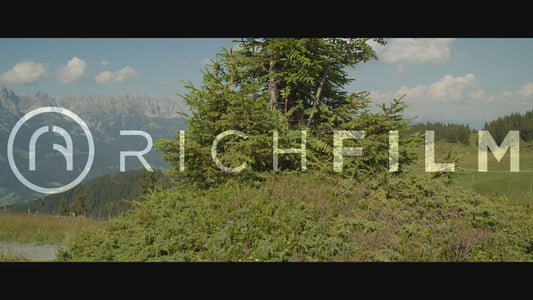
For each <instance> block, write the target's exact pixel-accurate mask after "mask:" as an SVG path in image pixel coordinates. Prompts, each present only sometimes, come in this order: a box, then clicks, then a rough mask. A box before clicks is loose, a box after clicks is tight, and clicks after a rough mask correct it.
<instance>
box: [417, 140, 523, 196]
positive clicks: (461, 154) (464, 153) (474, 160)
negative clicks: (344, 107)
mask: <svg viewBox="0 0 533 300" xmlns="http://www.w3.org/2000/svg"><path fill="white" fill-rule="evenodd" d="M477 138H478V135H477V133H473V134H472V135H471V137H470V145H464V144H461V143H447V142H441V141H437V142H436V143H435V163H442V162H445V159H446V157H447V156H448V154H449V153H450V151H452V155H451V156H452V157H457V158H458V160H457V161H456V162H455V172H454V174H453V176H454V177H455V178H454V180H455V184H456V185H457V186H459V187H462V188H465V189H468V190H472V191H474V192H476V193H479V194H482V195H486V196H504V197H506V198H507V199H508V200H509V201H511V202H513V201H526V202H532V201H533V142H524V141H523V140H520V172H510V152H509V150H508V151H507V152H506V153H505V155H504V156H503V158H502V159H501V160H500V161H499V162H498V161H497V160H496V158H495V157H494V155H492V154H491V152H490V151H489V154H488V170H487V172H479V171H478V149H477V145H476V140H477ZM418 154H419V159H418V161H417V163H416V164H415V165H413V166H412V167H410V169H411V170H412V171H413V172H414V173H417V174H422V173H424V172H425V170H424V161H425V160H424V159H425V156H424V146H420V147H419V148H418Z"/></svg>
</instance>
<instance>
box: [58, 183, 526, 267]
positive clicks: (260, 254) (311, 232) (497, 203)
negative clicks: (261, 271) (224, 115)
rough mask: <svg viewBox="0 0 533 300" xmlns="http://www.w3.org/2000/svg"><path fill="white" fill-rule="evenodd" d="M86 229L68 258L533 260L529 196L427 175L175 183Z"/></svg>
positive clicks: (67, 252) (64, 257)
mask: <svg viewBox="0 0 533 300" xmlns="http://www.w3.org/2000/svg"><path fill="white" fill-rule="evenodd" d="M135 206H136V208H135V209H134V210H130V211H128V212H127V213H126V214H124V215H122V216H120V217H116V218H113V219H112V220H111V223H110V225H109V226H108V227H107V228H106V229H105V230H103V231H100V232H98V233H91V234H86V235H83V236H81V237H80V238H79V239H77V240H76V241H75V242H74V243H73V244H71V245H70V246H69V248H68V249H66V250H65V251H63V252H62V253H61V254H60V259H61V260H64V261H422V262H423V261H427V262H431V261H532V260H533V253H532V252H531V250H532V243H533V232H532V228H533V218H532V217H531V216H532V214H531V209H530V208H528V207H526V206H525V205H521V204H517V205H509V204H508V203H506V201H505V199H501V198H486V197H483V196H480V195H477V194H473V193H471V192H467V191H463V190H461V189H458V188H455V187H453V186H445V185H444V184H443V183H442V182H440V181H439V180H435V179H430V178H429V176H415V175H409V174H402V175H399V174H397V175H394V176H391V175H390V174H387V173H382V174H381V175H380V176H376V177H365V178H364V179H362V180H358V181H355V180H353V179H343V178H341V177H338V176H337V177H332V176H327V175H320V174H315V175H313V174H300V175H298V176H294V175H292V176H291V175H289V174H288V175H272V176H270V177H269V178H268V180H267V181H266V182H265V184H264V185H263V186H261V187H250V186H247V185H242V184H238V183H237V182H235V181H234V180H230V181H228V182H227V183H225V184H222V185H219V186H218V187H217V188H213V189H209V190H190V189H188V188H187V186H177V187H174V188H171V189H168V190H164V191H161V192H159V193H157V194H153V195H148V196H147V200H146V201H143V202H135Z"/></svg>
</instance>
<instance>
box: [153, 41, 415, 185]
mask: <svg viewBox="0 0 533 300" xmlns="http://www.w3.org/2000/svg"><path fill="white" fill-rule="evenodd" d="M377 41H378V42H380V43H384V42H383V41H382V40H380V39H378V40H377ZM366 42H367V39H348V40H344V39H320V38H302V39H289V38H280V39H262V40H255V39H246V40H243V41H241V43H240V48H239V50H233V49H234V48H235V47H232V48H231V49H225V48H224V49H223V50H222V51H221V52H220V53H218V54H217V59H216V60H215V61H214V62H213V64H212V65H211V66H208V67H206V69H205V70H204V71H203V74H204V77H203V83H202V86H201V87H199V88H198V87H195V86H193V85H192V84H190V83H189V84H187V85H186V88H188V89H189V93H188V94H186V95H182V97H183V99H184V102H185V103H186V104H187V105H188V106H189V108H190V111H192V115H191V116H189V117H190V118H189V120H187V121H186V122H187V123H188V125H189V130H188V131H187V132H186V134H185V153H184V156H185V164H184V167H185V170H183V171H182V170H180V167H179V166H180V156H179V154H180V153H181V150H180V144H179V140H180V137H179V136H176V137H175V138H174V140H160V141H159V142H158V143H157V144H156V146H157V147H158V151H161V152H162V153H163V154H164V156H163V157H164V159H165V160H167V161H168V162H169V163H170V164H171V165H172V166H174V167H175V171H176V172H178V174H177V175H176V177H177V178H180V180H181V181H185V182H187V183H188V184H190V185H195V186H201V187H204V188H205V187H211V186H213V185H214V184H218V183H221V182H224V181H225V180H227V179H229V178H238V179H239V180H241V181H242V182H261V181H262V180H264V176H265V173H267V172H272V171H273V132H274V131H277V132H278V134H279V146H278V147H279V148H280V149H293V148H296V149H299V148H300V146H301V143H302V142H301V131H305V132H306V136H307V138H306V141H307V143H306V147H307V151H306V152H307V153H306V154H307V155H306V156H307V157H306V158H307V161H308V165H309V168H310V169H311V168H312V169H315V170H328V172H330V173H332V172H333V165H332V161H333V134H334V132H335V131H337V130H363V131H365V136H366V137H365V138H364V139H363V140H359V141H354V140H351V141H350V140H348V141H346V144H345V147H355V146H362V147H363V148H364V149H365V150H364V153H365V154H364V156H363V157H360V158H353V159H347V162H346V166H345V170H346V172H345V173H344V174H345V175H346V174H351V175H350V176H356V174H358V173H373V172H379V171H381V170H383V169H387V168H388V163H389V159H388V144H389V140H388V139H389V130H398V131H402V130H403V129H405V128H406V126H407V125H408V124H409V122H410V121H411V120H409V119H404V118H403V117H402V113H403V110H404V109H405V107H406V105H405V104H404V103H403V102H402V99H396V100H394V102H393V103H392V104H391V105H390V106H388V107H387V106H386V105H383V106H382V107H381V108H382V110H381V111H380V112H378V113H373V112H371V111H370V100H369V99H368V93H351V94H348V93H347V92H345V91H343V90H342V88H343V87H344V86H345V85H346V84H348V83H349V82H350V81H351V80H353V79H350V78H348V77H347V72H346V70H345V68H346V67H348V66H351V67H353V66H354V65H356V64H357V63H359V62H365V61H367V60H370V59H374V58H376V56H375V53H374V51H373V50H372V48H371V47H370V46H368V45H367V43H366ZM227 130H237V131H239V132H242V133H244V134H246V136H247V138H242V137H238V136H235V135H231V136H228V137H226V138H224V139H223V140H222V141H221V142H220V143H219V145H218V149H217V151H218V159H220V161H221V163H222V164H223V165H224V166H227V167H232V168H233V167H237V166H240V165H241V164H243V163H246V164H247V167H246V168H245V169H244V170H242V171H240V172H238V173H228V172H225V171H222V170H220V168H218V167H217V166H216V165H215V163H214V162H213V159H212V158H211V147H212V145H213V141H214V140H215V138H216V136H217V135H219V134H221V133H223V132H225V131H227ZM418 141H420V139H419V135H408V134H403V135H402V137H401V139H400V167H402V166H403V165H404V164H409V163H411V162H412V161H413V159H414V154H413V153H412V151H410V150H411V148H413V145H414V143H416V142H418ZM300 166H301V157H300V155H299V154H283V155H280V156H279V170H281V171H298V170H300Z"/></svg>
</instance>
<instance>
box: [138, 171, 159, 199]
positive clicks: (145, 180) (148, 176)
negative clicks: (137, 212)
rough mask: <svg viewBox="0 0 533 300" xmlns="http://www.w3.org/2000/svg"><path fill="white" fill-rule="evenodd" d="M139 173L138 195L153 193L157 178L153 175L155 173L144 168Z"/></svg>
mask: <svg viewBox="0 0 533 300" xmlns="http://www.w3.org/2000/svg"><path fill="white" fill-rule="evenodd" d="M141 172H142V179H140V180H139V181H138V182H139V187H140V195H146V194H151V193H153V192H154V190H155V187H156V184H157V178H156V173H155V172H156V171H152V172H149V171H147V170H146V169H145V168H143V169H142V171H141Z"/></svg>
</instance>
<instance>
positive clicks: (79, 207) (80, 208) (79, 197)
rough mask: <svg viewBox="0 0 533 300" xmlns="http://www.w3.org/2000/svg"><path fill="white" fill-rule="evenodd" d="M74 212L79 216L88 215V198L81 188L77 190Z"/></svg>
mask: <svg viewBox="0 0 533 300" xmlns="http://www.w3.org/2000/svg"><path fill="white" fill-rule="evenodd" d="M73 212H74V213H75V214H76V215H77V216H79V215H83V216H85V214H86V213H87V196H86V195H85V193H84V192H83V190H82V189H81V188H79V187H78V188H76V206H75V207H74V209H73Z"/></svg>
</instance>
